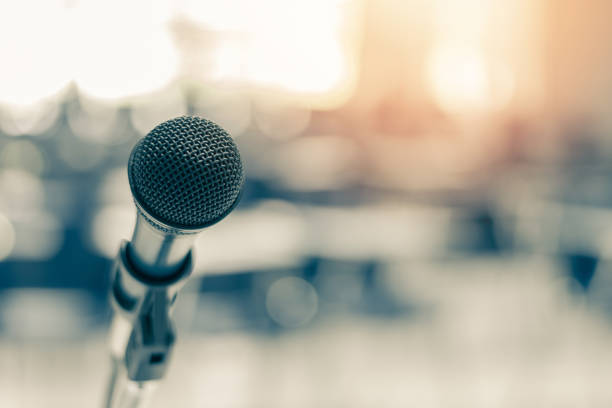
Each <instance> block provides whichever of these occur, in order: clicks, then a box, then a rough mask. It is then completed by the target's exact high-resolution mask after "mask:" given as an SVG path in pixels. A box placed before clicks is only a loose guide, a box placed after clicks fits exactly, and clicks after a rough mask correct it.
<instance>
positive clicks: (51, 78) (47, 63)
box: [0, 0, 74, 106]
mask: <svg viewBox="0 0 612 408" xmlns="http://www.w3.org/2000/svg"><path fill="white" fill-rule="evenodd" d="M69 20H70V13H69V10H68V9H67V8H66V7H65V6H64V2H61V1H53V0H49V1H36V0H23V1H16V2H8V1H5V2H0V59H1V60H2V64H0V90H1V92H0V103H6V104H11V105H22V106H24V105H31V104H33V103H35V102H37V101H40V100H41V99H45V98H49V97H51V96H53V95H55V94H57V93H58V92H59V91H60V90H61V89H62V88H64V87H65V86H66V85H67V84H68V82H69V81H70V79H71V69H70V64H71V62H70V61H71V60H72V58H71V50H70V47H69V46H67V44H70V42H71V39H70V37H71V36H72V35H74V32H72V33H71V32H70V29H69V27H70V23H69Z"/></svg>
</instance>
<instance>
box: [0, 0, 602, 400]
mask: <svg viewBox="0 0 612 408" xmlns="http://www.w3.org/2000/svg"><path fill="white" fill-rule="evenodd" d="M610 12H612V6H611V5H610V4H608V3H607V2H605V1H595V2H589V3H588V4H579V3H578V2H572V1H569V0H567V1H566V0H562V1H552V0H538V1H532V0H531V1H530V0H520V1H512V2H510V1H501V0H500V1H493V2H490V1H481V0H462V1H450V0H436V1H433V2H432V1H421V0H410V1H394V0H381V1H378V0H376V1H374V0H371V1H368V0H325V1H319V0H311V1H287V0H284V1H280V0H264V1H260V2H249V1H244V0H232V1H226V2H214V1H189V0H183V1H172V2H171V1H164V0H160V1H154V2H149V1H140V0H139V1H134V2H128V4H125V2H121V1H115V0H113V1H104V2H98V1H93V0H74V1H35V0H25V1H21V2H13V1H3V0H0V389H2V392H0V406H2V407H90V406H99V405H100V404H101V401H102V394H103V391H104V386H105V381H106V376H107V375H108V372H109V369H110V361H109V357H108V350H107V345H106V336H107V334H108V333H107V331H108V324H109V322H110V317H111V310H110V306H109V303H108V299H107V291H108V287H109V282H110V280H109V279H110V268H111V265H112V262H113V257H114V256H115V254H116V252H117V250H118V248H119V243H120V241H121V239H129V237H130V234H131V232H132V229H133V226H134V221H135V209H134V206H133V203H132V198H131V193H130V190H129V186H128V183H127V173H126V165H127V159H128V156H129V153H130V151H131V148H132V146H133V145H134V144H135V143H136V141H137V140H138V139H139V138H141V137H143V136H144V135H145V134H146V133H147V132H148V131H149V130H151V129H152V128H153V127H154V126H155V125H157V124H158V123H160V122H163V121H165V120H167V119H170V118H172V117H176V116H180V115H199V116H202V117H205V118H208V119H210V120H213V121H215V122H217V123H219V124H220V125H221V126H223V127H225V128H226V129H227V130H228V131H229V132H230V133H231V134H232V135H233V137H234V138H235V140H236V142H237V144H238V146H239V148H240V150H241V153H242V156H243V160H244V162H245V165H246V169H247V181H246V184H245V190H244V196H243V199H242V202H241V204H240V206H239V207H238V209H237V210H236V211H235V212H234V213H232V214H231V215H230V216H229V217H228V218H227V219H225V220H224V221H223V222H221V223H219V224H217V225H215V226H214V227H211V228H210V229H208V230H206V231H205V232H204V233H202V235H201V237H200V238H199V239H198V241H197V244H196V248H195V250H196V259H197V260H196V268H195V272H194V277H193V278H192V279H191V280H190V281H189V283H188V284H187V285H186V287H185V288H184V290H183V291H182V292H181V296H180V298H179V301H178V304H177V307H176V310H175V314H174V316H175V319H176V322H177V326H178V331H179V338H178V343H177V347H176V351H175V353H174V356H173V364H172V366H171V370H170V373H169V376H168V378H167V380H166V381H164V382H163V383H162V384H160V386H159V390H158V392H157V393H156V394H155V397H154V399H153V400H152V406H154V407H168V406H177V407H266V408H269V407H406V406H418V407H421V408H428V407H445V408H446V407H470V408H474V407H483V408H485V407H486V408H492V407H519V406H520V407H563V406H567V407H589V408H591V407H608V406H610V404H611V403H612V389H611V388H610V387H609V386H608V379H609V378H610V375H612V333H611V331H610V328H611V327H612V326H611V324H610V317H611V316H612V314H611V313H612V269H611V266H610V257H611V256H612V210H611V208H612V188H611V186H612V184H611V183H610V170H611V165H610V158H611V157H612V137H611V136H610V133H611V131H612V121H611V120H610V118H611V117H612V116H611V115H612V109H611V108H610V107H611V106H612V103H611V102H612V97H611V96H610V95H612V81H611V79H612V76H611V74H610V72H611V71H610V67H611V66H612V53H611V52H610V50H609V49H608V48H609V47H607V45H606V42H605V41H603V40H602V38H608V37H609V36H610V34H612V31H611V29H610V28H609V24H608V20H607V17H606V16H608V15H610V14H609V13H610Z"/></svg>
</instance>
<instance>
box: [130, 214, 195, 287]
mask: <svg viewBox="0 0 612 408" xmlns="http://www.w3.org/2000/svg"><path fill="white" fill-rule="evenodd" d="M136 208H137V214H136V226H135V228H134V234H133V235H132V240H131V241H130V245H129V246H128V248H127V250H128V253H129V256H130V260H131V261H132V262H133V264H134V266H135V267H136V268H137V269H139V270H141V271H146V273H147V274H149V275H150V276H152V277H156V278H160V279H161V278H163V277H165V276H169V275H172V274H173V273H174V272H176V271H177V270H178V269H180V267H181V266H182V265H183V263H184V262H185V259H186V258H187V256H188V255H189V251H190V250H191V248H192V246H193V242H194V240H195V239H196V237H197V234H198V233H199V232H200V231H201V230H199V229H197V230H185V229H178V228H173V227H171V226H169V225H165V224H163V223H160V222H159V221H155V220H154V219H153V217H151V216H150V215H148V214H147V213H146V212H145V211H144V210H143V209H142V208H140V207H139V206H138V204H136Z"/></svg>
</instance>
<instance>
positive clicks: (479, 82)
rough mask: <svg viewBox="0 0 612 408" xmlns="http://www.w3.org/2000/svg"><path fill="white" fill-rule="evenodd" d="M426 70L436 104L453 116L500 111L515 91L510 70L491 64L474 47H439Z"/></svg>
mask: <svg viewBox="0 0 612 408" xmlns="http://www.w3.org/2000/svg"><path fill="white" fill-rule="evenodd" d="M427 70H428V71H427V75H428V79H429V82H430V86H431V89H432V92H433V96H434V98H435V100H436V102H437V103H438V104H439V106H440V107H441V108H442V109H444V110H445V111H448V112H449V113H453V114H463V113H481V112H488V111H492V110H496V109H499V108H501V107H503V106H504V105H505V104H507V103H508V102H509V100H510V99H511V97H512V94H513V91H514V81H513V76H512V72H511V71H510V69H509V68H508V67H507V66H505V65H502V64H491V63H490V62H489V61H487V59H486V58H485V56H484V54H483V53H482V51H481V50H479V49H478V48H475V47H468V46H464V45H459V44H453V43H446V44H442V45H440V46H438V47H436V48H435V49H434V50H433V52H432V54H431V55H430V58H429V60H428V65H427Z"/></svg>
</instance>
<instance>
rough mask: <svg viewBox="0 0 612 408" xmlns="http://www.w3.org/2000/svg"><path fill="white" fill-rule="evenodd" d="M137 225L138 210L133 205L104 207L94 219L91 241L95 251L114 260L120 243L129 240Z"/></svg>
mask: <svg viewBox="0 0 612 408" xmlns="http://www.w3.org/2000/svg"><path fill="white" fill-rule="evenodd" d="M135 223H136V210H135V209H134V207H133V206H132V205H109V206H106V207H103V208H102V209H101V210H100V211H99V212H98V213H97V214H96V215H95V216H94V219H93V223H92V225H91V228H90V239H91V243H92V244H93V247H94V250H95V251H96V252H98V253H99V254H100V255H102V256H105V257H107V258H112V257H114V256H115V255H116V254H117V251H118V249H119V243H120V242H121V240H122V239H128V238H129V237H130V235H131V234H132V231H133V230H134V225H135Z"/></svg>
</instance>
